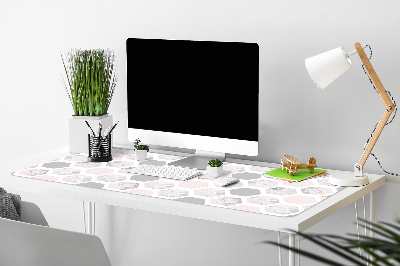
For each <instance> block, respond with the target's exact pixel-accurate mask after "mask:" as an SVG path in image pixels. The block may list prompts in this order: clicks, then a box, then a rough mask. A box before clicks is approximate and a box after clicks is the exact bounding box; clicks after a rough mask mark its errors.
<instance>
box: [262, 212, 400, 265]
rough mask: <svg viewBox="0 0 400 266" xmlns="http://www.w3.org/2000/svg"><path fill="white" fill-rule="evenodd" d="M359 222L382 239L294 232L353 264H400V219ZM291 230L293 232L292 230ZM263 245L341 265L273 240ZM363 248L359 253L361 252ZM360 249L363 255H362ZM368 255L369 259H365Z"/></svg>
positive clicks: (353, 235) (329, 263) (328, 263)
mask: <svg viewBox="0 0 400 266" xmlns="http://www.w3.org/2000/svg"><path fill="white" fill-rule="evenodd" d="M359 220H360V221H363V222H365V223H366V224H368V225H369V226H372V228H369V227H368V226H364V225H361V227H362V228H364V229H365V228H366V227H367V230H369V231H370V232H375V234H376V235H377V236H379V237H380V238H372V237H369V236H365V235H360V236H359V239H358V235H356V234H348V235H349V236H350V237H342V236H336V235H329V234H320V235H317V234H305V233H301V232H294V231H292V232H294V233H296V234H298V235H299V236H300V237H303V238H305V239H308V240H310V241H311V242H313V243H315V244H317V245H319V246H321V247H323V248H325V249H327V250H329V251H331V252H332V253H334V254H336V255H338V256H340V257H342V258H344V259H346V260H347V261H349V262H351V263H352V264H351V265H366V262H368V263H369V265H399V263H400V219H397V220H396V222H397V224H390V223H385V222H380V223H375V222H369V221H366V220H363V219H360V218H359ZM289 231H291V230H289ZM263 243H268V244H273V245H278V246H281V247H283V248H286V249H289V250H292V251H294V252H296V253H300V254H301V255H303V256H306V257H309V258H311V259H314V260H316V261H319V262H322V263H324V265H342V264H340V263H338V262H336V261H333V260H330V259H328V258H326V257H322V256H319V255H317V254H313V253H311V252H308V251H305V250H299V249H297V248H295V247H293V248H292V247H289V246H287V245H284V244H277V243H275V242H272V241H264V242H263ZM358 249H360V250H358ZM361 250H362V251H363V253H364V256H361V255H360V254H361ZM365 254H368V257H367V256H365Z"/></svg>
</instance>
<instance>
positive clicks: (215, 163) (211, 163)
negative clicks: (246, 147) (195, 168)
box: [208, 159, 222, 167]
mask: <svg viewBox="0 0 400 266" xmlns="http://www.w3.org/2000/svg"><path fill="white" fill-rule="evenodd" d="M208 165H209V166H211V167H220V166H221V165H222V161H221V160H219V159H213V160H210V161H208Z"/></svg>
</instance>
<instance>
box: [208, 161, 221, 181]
mask: <svg viewBox="0 0 400 266" xmlns="http://www.w3.org/2000/svg"><path fill="white" fill-rule="evenodd" d="M207 171H208V174H209V175H210V176H211V177H219V176H220V175H222V172H223V165H222V161H221V160H219V159H213V160H210V161H208V165H207Z"/></svg>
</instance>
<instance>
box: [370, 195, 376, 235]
mask: <svg viewBox="0 0 400 266" xmlns="http://www.w3.org/2000/svg"><path fill="white" fill-rule="evenodd" d="M369 221H370V222H375V190H374V191H372V192H370V193H369ZM371 228H372V226H371ZM371 237H375V232H373V231H371Z"/></svg>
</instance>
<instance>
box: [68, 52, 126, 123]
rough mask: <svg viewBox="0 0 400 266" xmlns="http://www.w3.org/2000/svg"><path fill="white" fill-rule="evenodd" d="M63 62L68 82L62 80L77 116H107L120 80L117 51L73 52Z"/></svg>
mask: <svg viewBox="0 0 400 266" xmlns="http://www.w3.org/2000/svg"><path fill="white" fill-rule="evenodd" d="M61 59H62V62H63V65H64V70H65V74H66V76H67V83H66V82H64V79H61V81H62V83H63V85H64V88H65V91H66V92H67V95H68V98H69V100H70V102H71V105H72V109H73V110H74V113H75V115H77V116H101V115H104V114H106V113H107V110H108V107H109V106H110V102H111V99H112V96H113V94H114V89H115V85H116V83H117V80H118V76H117V74H116V71H115V69H116V68H115V67H116V66H115V54H114V52H113V51H111V50H100V49H99V50H79V49H72V50H71V51H69V52H66V53H65V54H64V56H63V55H61Z"/></svg>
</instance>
